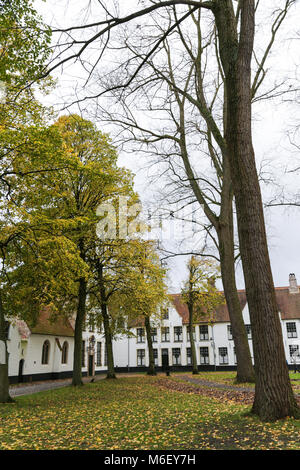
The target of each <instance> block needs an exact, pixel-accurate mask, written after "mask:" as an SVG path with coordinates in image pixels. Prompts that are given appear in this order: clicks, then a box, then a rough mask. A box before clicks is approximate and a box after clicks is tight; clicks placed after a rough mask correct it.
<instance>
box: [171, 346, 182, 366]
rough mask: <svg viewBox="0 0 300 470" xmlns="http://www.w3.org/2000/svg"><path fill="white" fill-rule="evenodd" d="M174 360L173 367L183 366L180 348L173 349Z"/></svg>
mask: <svg viewBox="0 0 300 470" xmlns="http://www.w3.org/2000/svg"><path fill="white" fill-rule="evenodd" d="M172 358H173V365H174V366H177V365H180V364H181V351H180V348H173V349H172Z"/></svg>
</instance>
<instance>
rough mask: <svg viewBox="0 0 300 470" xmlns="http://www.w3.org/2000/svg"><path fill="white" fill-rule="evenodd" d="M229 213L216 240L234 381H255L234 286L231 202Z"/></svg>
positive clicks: (240, 309) (220, 227)
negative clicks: (232, 355)
mask: <svg viewBox="0 0 300 470" xmlns="http://www.w3.org/2000/svg"><path fill="white" fill-rule="evenodd" d="M229 214H230V216H229V220H228V219H227V220H226V222H225V221H224V219H223V221H222V223H221V224H220V226H219V229H218V241H219V253H220V265H221V276H222V283H223V289H224V296H225V299H226V304H227V308H228V312H229V317H230V323H231V327H232V336H233V341H234V346H235V354H236V362H237V373H236V382H238V383H245V382H255V373H254V368H253V365H252V359H251V354H250V348H249V343H248V338H247V334H246V329H245V324H244V319H243V313H242V308H241V304H240V300H239V296H238V292H237V288H236V279H235V262H234V240H233V221H232V204H231V206H230V209H229ZM229 214H228V215H229Z"/></svg>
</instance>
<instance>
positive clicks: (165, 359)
mask: <svg viewBox="0 0 300 470" xmlns="http://www.w3.org/2000/svg"><path fill="white" fill-rule="evenodd" d="M161 365H162V368H163V370H165V369H166V368H167V367H169V350H168V349H162V350H161Z"/></svg>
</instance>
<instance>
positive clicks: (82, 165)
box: [44, 115, 132, 386]
mask: <svg viewBox="0 0 300 470" xmlns="http://www.w3.org/2000/svg"><path fill="white" fill-rule="evenodd" d="M53 126H54V128H56V129H57V130H58V131H59V133H60V135H61V137H62V141H63V151H64V155H65V158H66V160H67V161H68V162H70V160H71V162H72V164H71V165H70V166H67V167H66V169H65V170H63V171H61V172H59V173H56V174H55V175H54V174H52V173H51V174H50V173H49V174H48V175H47V178H45V177H44V186H46V187H47V189H48V192H49V195H48V197H50V200H51V204H50V205H49V217H50V215H51V217H52V218H53V220H54V221H55V222H56V223H57V224H61V225H62V228H63V227H64V229H63V230H64V233H65V235H66V236H67V237H68V238H70V239H71V240H72V242H73V243H74V244H75V245H76V247H77V251H78V254H79V256H80V259H81V260H82V262H83V263H84V264H85V265H86V267H87V273H88V274H87V275H85V276H81V277H80V278H79V279H74V282H76V284H77V286H78V287H77V306H76V320H75V345H74V370H73V382H72V383H73V385H75V386H76V385H81V384H82V380H81V345H82V328H83V324H84V320H85V317H86V303H87V296H88V294H89V292H88V280H89V277H90V276H91V271H90V267H89V264H88V262H87V255H88V252H89V250H90V249H91V247H93V243H94V240H95V237H96V236H97V235H96V226H97V222H98V221H99V217H98V216H97V213H96V212H97V208H98V206H100V204H101V203H104V202H105V201H109V200H113V199H114V198H116V197H117V196H119V195H122V194H126V193H128V191H130V190H131V186H132V178H131V175H130V173H129V172H128V171H127V170H125V169H123V168H119V167H118V166H117V154H116V152H115V149H114V148H113V146H112V145H111V143H110V141H109V138H108V137H107V136H106V135H104V134H102V133H101V132H100V131H98V130H97V129H96V127H95V125H94V124H92V123H91V122H90V121H86V120H84V119H82V118H81V117H80V116H78V115H71V116H62V117H60V118H59V119H58V121H57V122H56V123H55V124H54V125H53Z"/></svg>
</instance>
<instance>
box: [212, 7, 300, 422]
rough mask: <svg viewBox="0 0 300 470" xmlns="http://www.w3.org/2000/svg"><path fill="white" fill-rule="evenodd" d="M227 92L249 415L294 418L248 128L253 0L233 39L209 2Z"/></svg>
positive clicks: (230, 19)
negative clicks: (249, 373) (250, 367)
mask: <svg viewBox="0 0 300 470" xmlns="http://www.w3.org/2000/svg"><path fill="white" fill-rule="evenodd" d="M214 3H215V9H214V14H215V18H216V24H217V29H218V36H219V50H220V57H221V61H222V66H223V69H224V73H225V86H226V92H227V112H228V115H227V129H226V134H225V138H226V142H227V145H228V149H229V153H228V154H229V162H230V170H231V177H232V184H233V190H234V195H235V200H236V210H237V220H238V232H239V243H240V253H241V258H242V263H243V271H244V278H245V285H246V293H247V301H248V305H249V311H250V318H251V325H252V332H253V349H254V362H255V374H256V386H255V399H254V404H253V408H252V411H253V413H255V414H257V415H258V416H259V417H260V418H261V419H262V420H264V421H274V420H276V419H280V418H284V417H286V416H295V417H296V416H297V417H299V416H300V414H299V408H298V407H297V403H296V400H295V397H294V395H293V391H292V387H291V383H290V380H289V374H288V369H287V366H286V359H285V353H284V347H283V340H282V331H281V325H280V321H279V315H278V306H277V302H276V296H275V289H274V284H273V278H272V272H271V267H270V260H269V253H268V246H267V238H266V232H265V223H264V215H263V207H262V198H261V192H260V187H259V181H258V176H257V171H256V165H255V155H254V150H253V145H252V129H251V57H252V51H253V40H254V16H255V5H254V0H242V1H241V3H240V5H241V30H240V38H239V39H238V35H237V28H236V19H235V15H234V11H233V6H232V1H231V0H218V2H217V1H215V2H214Z"/></svg>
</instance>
